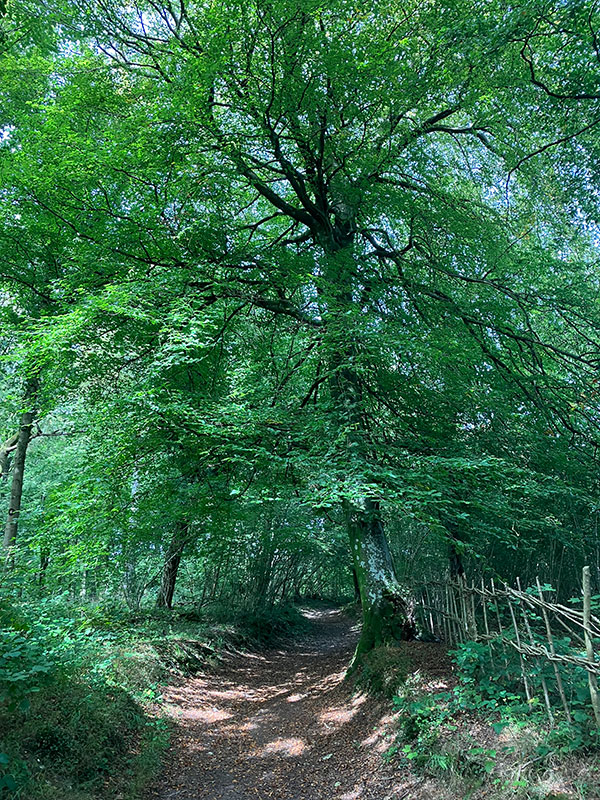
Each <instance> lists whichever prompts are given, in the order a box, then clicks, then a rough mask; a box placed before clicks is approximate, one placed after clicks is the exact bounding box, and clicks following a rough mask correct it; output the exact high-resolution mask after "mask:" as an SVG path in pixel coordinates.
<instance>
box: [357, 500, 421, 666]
mask: <svg viewBox="0 0 600 800" xmlns="http://www.w3.org/2000/svg"><path fill="white" fill-rule="evenodd" d="M346 518H347V524H348V533H349V536H350V546H351V549H352V556H353V561H354V571H355V573H356V578H357V581H358V586H359V591H360V600H361V605H362V617H363V624H362V632H361V636H360V639H359V642H358V645H357V647H356V651H355V653H354V658H353V659H352V663H351V665H350V670H351V671H352V669H354V668H355V667H356V666H358V664H359V663H360V660H361V658H362V656H363V655H364V654H365V653H367V652H369V650H372V649H373V648H375V647H379V646H381V645H385V644H391V643H393V642H398V641H402V640H409V639H414V637H415V635H416V627H415V622H414V619H413V617H412V614H411V611H410V608H409V606H408V604H407V602H406V600H405V599H404V597H403V595H402V588H401V586H400V584H399V583H398V579H397V577H396V572H395V570H394V564H393V561H392V556H391V553H390V550H389V546H388V542H387V539H386V536H385V530H384V526H383V520H382V516H381V508H380V507H379V503H376V502H374V501H372V500H366V501H365V503H364V507H363V508H358V507H356V506H351V505H350V504H347V505H346Z"/></svg>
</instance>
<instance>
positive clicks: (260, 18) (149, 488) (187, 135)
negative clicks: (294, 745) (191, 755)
mask: <svg viewBox="0 0 600 800" xmlns="http://www.w3.org/2000/svg"><path fill="white" fill-rule="evenodd" d="M0 17H1V18H0V24H1V29H0V97H1V98H2V103H1V109H0V176H1V181H2V188H1V191H0V209H1V214H0V220H1V221H0V248H1V250H2V265H1V268H0V292H1V302H0V323H1V328H0V329H1V334H0V352H1V354H2V357H1V360H0V396H1V398H2V403H1V408H0V428H1V430H2V435H3V442H4V444H2V445H1V446H0V472H1V481H2V496H3V502H4V509H5V514H6V530H5V535H4V549H5V558H4V559H3V561H4V566H3V568H2V569H3V572H2V588H1V590H0V591H1V593H2V595H1V597H0V600H2V601H4V600H10V601H11V602H12V604H13V605H18V604H21V605H24V606H26V607H28V608H29V612H28V613H29V615H30V616H31V617H32V618H33V619H35V616H36V614H37V613H38V612H37V611H36V609H38V610H39V609H40V608H41V609H43V608H45V607H46V606H45V604H46V603H48V602H50V601H52V600H53V599H56V598H60V602H61V603H67V604H68V603H72V604H74V603H79V604H91V606H93V607H94V608H97V609H98V613H104V612H103V611H102V609H106V608H110V609H112V612H111V613H117V612H116V611H115V609H118V608H119V607H120V606H122V605H126V606H127V607H128V608H129V609H130V610H132V611H139V609H140V608H141V609H144V608H146V609H147V608H148V607H150V606H153V605H155V604H158V605H159V606H161V607H166V608H167V609H170V608H171V607H172V606H173V604H175V606H181V607H183V606H185V607H188V608H192V609H194V613H197V614H204V615H205V616H207V617H211V618H213V619H215V618H216V619H220V620H228V619H231V618H232V616H235V615H237V616H242V617H244V618H246V619H247V620H248V621H249V624H250V621H252V620H254V622H256V620H261V619H262V620H263V623H262V624H264V620H267V621H268V620H269V619H271V617H272V615H273V614H275V612H274V611H273V609H275V608H277V607H279V606H281V607H286V606H287V604H288V603H290V602H293V601H294V600H298V599H300V598H306V597H321V598H323V597H327V598H335V599H337V600H344V599H345V600H349V599H351V598H352V597H353V596H356V597H357V598H360V601H361V604H362V609H363V623H364V624H363V636H362V639H361V643H360V645H359V650H358V653H357V657H360V655H361V654H362V653H364V652H366V651H369V650H370V649H372V648H373V647H375V646H377V645H380V644H382V643H385V642H387V641H390V640H393V639H395V638H402V637H405V638H406V637H408V638H410V637H411V636H414V635H415V634H416V633H417V632H416V630H415V627H414V623H413V620H412V617H411V602H412V600H411V587H412V586H413V585H414V584H415V583H416V582H421V581H423V580H435V579H438V578H440V577H441V576H443V575H444V574H446V573H447V572H448V571H450V572H452V573H453V574H457V573H462V572H466V573H467V574H468V575H469V576H470V577H473V578H479V576H481V575H495V576H500V577H501V578H503V579H506V580H512V579H513V578H515V577H516V576H517V575H520V576H521V578H522V579H523V580H524V581H525V582H527V581H531V580H533V579H534V578H535V576H536V575H539V576H540V577H541V579H542V580H543V581H547V582H549V583H552V584H553V585H555V586H556V587H557V590H558V592H559V597H562V598H568V597H570V596H571V595H572V594H574V593H575V592H576V590H577V588H578V580H579V577H578V576H579V575H580V572H581V566H582V565H583V564H586V563H588V564H591V565H592V566H593V568H594V569H595V570H596V575H595V579H596V581H598V577H599V576H598V564H600V535H599V532H598V509H599V502H600V496H599V492H598V477H597V476H598V464H597V457H598V442H599V439H600V431H599V422H600V418H599V415H598V353H599V348H598V343H599V334H600V307H599V305H598V292H599V288H600V278H599V273H598V268H597V260H598V222H599V212H600V208H599V204H598V192H597V178H598V159H599V156H600V152H599V150H598V138H597V130H598V125H599V124H600V93H599V92H598V86H599V85H600V82H599V78H600V47H599V43H598V42H599V37H600V33H599V31H600V10H599V9H598V8H597V7H596V4H585V3H580V2H570V3H563V2H559V0H549V2H548V1H546V0H545V1H544V2H541V1H540V0H524V2H521V3H519V4H517V5H511V4H507V3H504V2H502V0H485V1H484V2H479V1H478V0H468V2H456V1H455V0H435V2H416V1H414V0H408V2H406V3H396V2H392V3H389V2H387V3H381V2H371V3H367V4H366V5H365V4H363V5H357V4H356V3H351V2H348V0H328V2H327V3H325V4H323V3H320V2H315V0H295V1H294V2H291V1H290V0H252V2H247V0H244V2H238V0H233V2H229V3H219V2H216V3H202V2H196V0H176V2H164V3H162V2H157V1H156V0H136V2H134V3H122V2H120V0H75V2H61V0H44V2H42V0H30V2H21V3H16V2H13V3H12V5H10V4H9V5H8V8H7V7H6V4H4V5H3V4H0ZM516 555H517V556H518V557H515V556H516ZM254 622H253V623H252V624H254ZM37 625H38V623H37V622H34V623H32V627H31V628H28V627H25V628H23V629H21V628H20V627H19V626H18V625H17V626H15V625H13V624H12V623H11V625H8V624H7V626H6V628H5V629H4V631H3V633H2V636H3V638H2V639H1V640H0V642H1V644H0V685H2V686H8V690H3V691H8V694H7V695H2V696H3V697H4V699H3V700H2V701H1V702H3V703H7V702H8V703H9V706H10V707H11V708H12V705H14V703H17V702H18V703H20V702H21V701H22V699H23V698H22V697H21V695H20V694H19V693H20V691H21V689H20V686H21V683H22V684H23V685H24V686H27V685H29V684H30V677H31V671H32V670H33V671H35V672H36V673H37V674H39V676H40V678H43V677H44V676H46V675H49V674H50V672H51V671H52V669H53V668H52V667H51V655H50V653H51V652H52V648H50V649H48V646H47V643H46V644H45V643H44V639H43V637H42V638H40V636H41V635H40V636H38V633H36V631H38V628H37V627H36V626H37ZM17 651H18V652H19V653H21V652H22V653H24V654H25V656H24V659H23V663H22V664H21V665H20V667H19V670H20V672H19V675H18V676H17V677H14V676H13V677H9V679H6V671H7V670H9V671H10V668H11V664H12V661H11V658H12V657H13V656H12V655H11V653H12V654H13V655H14V654H15V653H16V652H17ZM48 659H50V660H48ZM0 710H1V709H0ZM132 713H133V712H132ZM0 766H1V762H0Z"/></svg>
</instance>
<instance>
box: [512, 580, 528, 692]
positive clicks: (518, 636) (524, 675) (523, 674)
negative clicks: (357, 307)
mask: <svg viewBox="0 0 600 800" xmlns="http://www.w3.org/2000/svg"><path fill="white" fill-rule="evenodd" d="M506 602H507V603H508V610H509V611H510V616H511V619H512V623H513V628H514V631H515V638H516V640H517V652H518V653H519V664H520V666H521V677H522V678H523V686H524V687H525V697H526V698H527V702H528V703H531V701H532V700H533V694H532V693H531V688H530V687H529V681H528V680H527V670H526V669H525V660H524V658H523V653H522V652H521V634H520V633H519V626H518V625H517V618H516V617H515V610H514V608H513V607H512V603H511V602H510V598H509V597H508V587H507V598H506Z"/></svg>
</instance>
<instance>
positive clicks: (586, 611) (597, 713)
mask: <svg viewBox="0 0 600 800" xmlns="http://www.w3.org/2000/svg"><path fill="white" fill-rule="evenodd" d="M591 609H592V590H591V587H590V568H589V567H584V568H583V629H584V632H585V652H586V657H587V660H588V661H589V662H590V664H593V663H595V659H594V642H593V640H592V631H591V625H590V617H591V613H592V611H591ZM588 683H589V687H590V698H591V701H592V708H593V709H594V717H595V718H596V725H597V726H598V727H599V728H600V698H598V679H597V678H596V674H595V673H594V672H592V671H591V670H590V669H588Z"/></svg>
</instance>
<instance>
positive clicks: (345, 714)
mask: <svg viewBox="0 0 600 800" xmlns="http://www.w3.org/2000/svg"><path fill="white" fill-rule="evenodd" d="M357 711H358V709H357V708H348V707H347V706H338V707H337V708H330V709H328V710H327V711H322V712H321V713H320V714H319V722H320V723H321V724H322V725H324V726H325V727H327V728H331V727H335V728H339V727H340V726H341V725H344V723H346V722H350V720H351V719H352V717H353V716H354V715H355V714H356V712H357Z"/></svg>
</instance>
